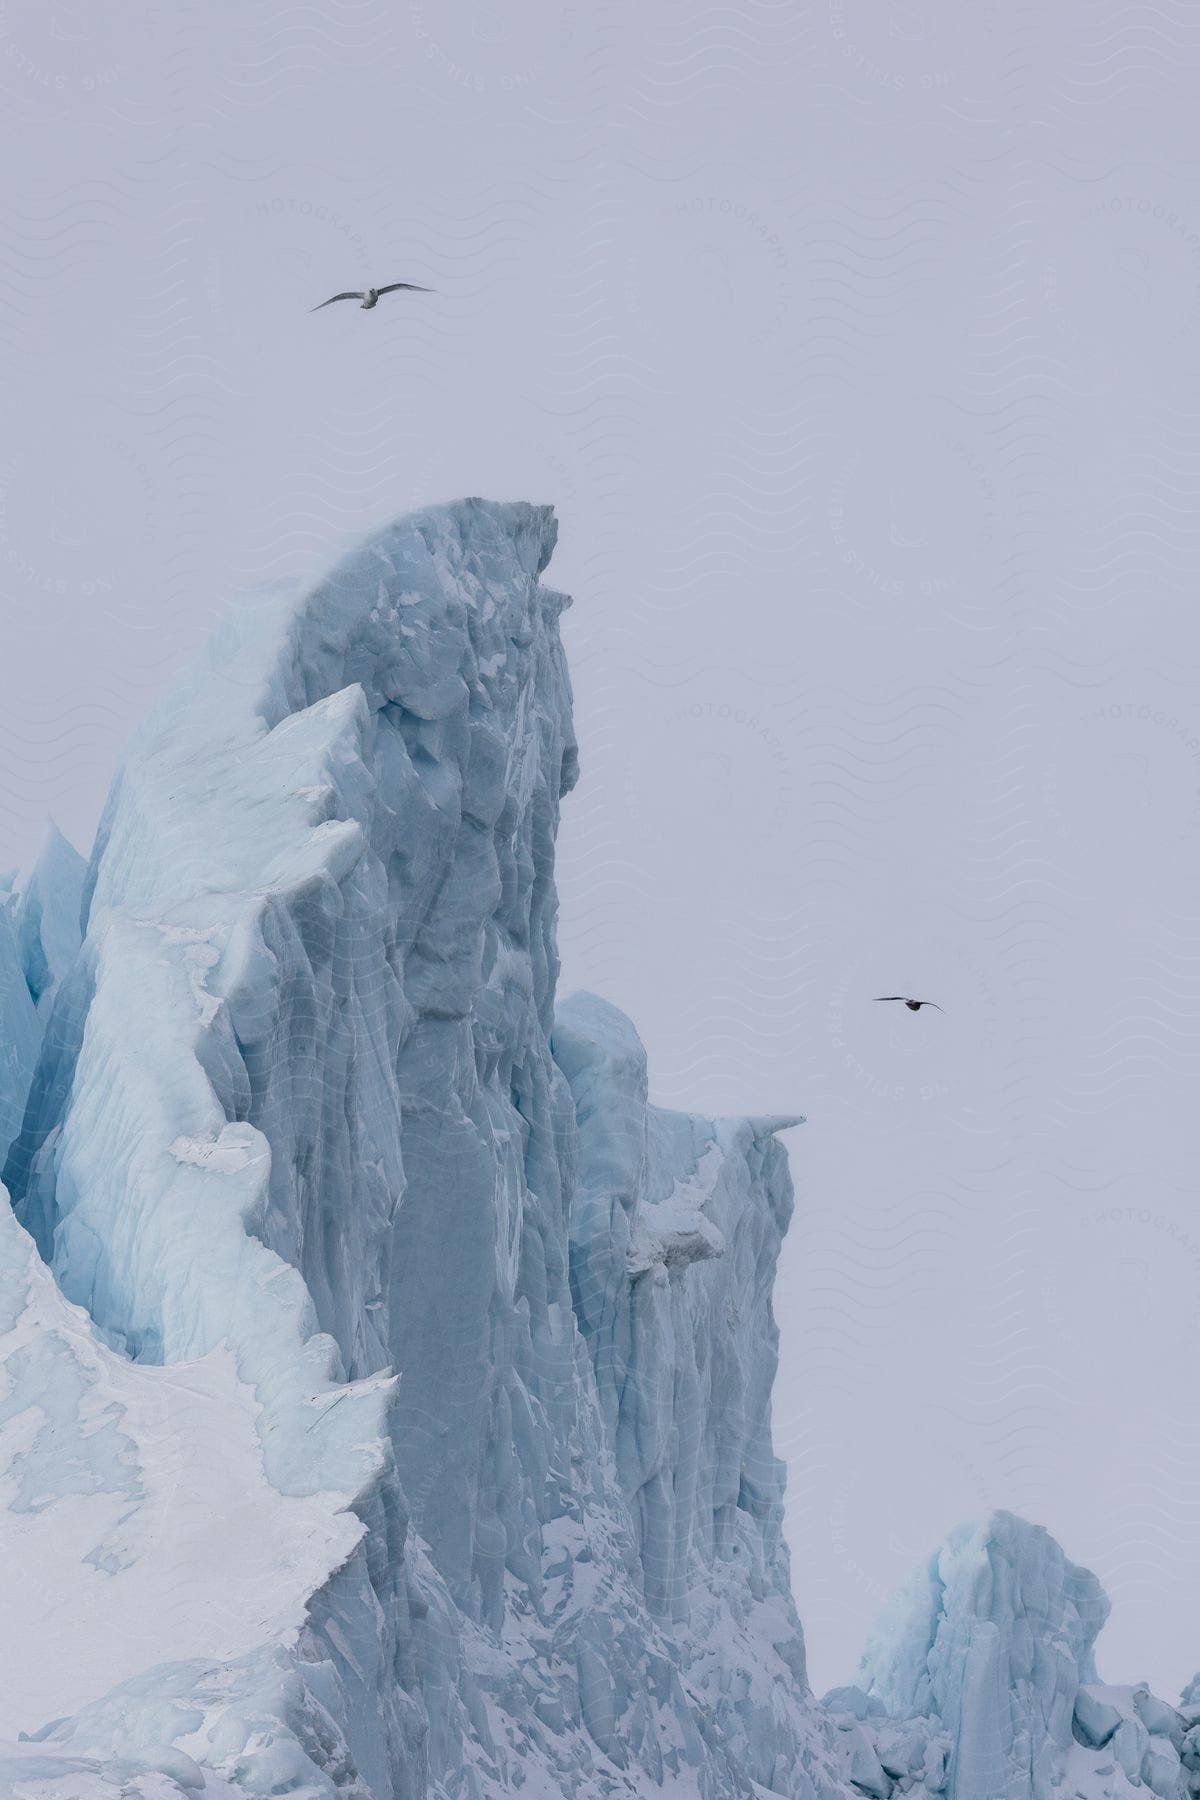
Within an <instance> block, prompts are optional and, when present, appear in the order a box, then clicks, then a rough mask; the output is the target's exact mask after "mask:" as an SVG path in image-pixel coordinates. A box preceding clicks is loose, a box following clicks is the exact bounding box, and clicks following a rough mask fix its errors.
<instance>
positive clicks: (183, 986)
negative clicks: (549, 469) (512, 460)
mask: <svg viewBox="0 0 1200 1800" xmlns="http://www.w3.org/2000/svg"><path fill="white" fill-rule="evenodd" d="M554 535H555V526H554V521H553V517H552V515H551V513H550V512H549V510H548V509H544V508H536V507H529V506H519V505H517V506H498V505H490V504H485V503H483V502H477V501H472V502H465V503H462V504H460V505H458V506H454V507H450V508H445V509H438V510H435V511H431V512H427V513H424V514H420V515H417V516H416V517H414V518H412V519H409V520H407V521H404V522H403V523H402V524H400V525H397V526H395V527H393V528H391V529H389V530H387V531H385V532H383V533H382V534H381V535H380V536H378V537H377V538H375V539H374V540H372V541H371V542H369V543H367V544H365V545H364V546H362V547H361V548H360V549H358V550H356V551H355V552H354V553H352V554H351V555H350V556H348V557H347V558H346V560H345V561H344V562H343V563H342V564H340V565H339V566H338V567H337V568H336V569H335V570H334V571H333V573H332V574H331V575H330V577H329V578H328V579H327V580H325V581H324V582H322V583H321V584H319V585H318V586H317V587H316V588H315V589H314V590H313V591H312V592H310V593H308V594H306V595H303V596H301V597H299V598H297V597H294V596H287V595H274V596H271V597H268V598H267V599H264V600H262V601H261V602H260V603H256V604H254V605H247V606H243V607H242V608H241V609H240V610H239V611H238V612H237V613H236V614H235V615H233V616H232V617H231V618H230V620H229V621H228V622H227V624H226V626H225V627H224V628H223V630H222V631H221V632H220V633H219V634H218V635H217V637H216V639H215V640H214V643H213V645H212V647H211V649H210V652H209V654H208V656H207V658H206V659H205V660H204V661H203V662H202V664H201V665H200V666H199V667H198V668H197V669H195V670H194V671H192V672H190V673H189V674H188V675H187V676H186V677H185V678H184V679H183V680H182V681H181V682H180V683H179V684H178V685H177V687H176V688H175V690H174V691H173V692H172V693H171V694H170V695H169V697H168V698H167V700H166V701H165V702H164V703H163V704H162V705H161V706H160V707H159V708H158V709H157V711H156V712H155V714H154V715H153V716H152V717H151V718H150V719H149V720H148V721H147V722H146V724H145V725H144V727H143V728H142V729H141V730H140V731H139V733H138V734H137V735H136V736H135V739H134V741H133V742H132V743H131V745H130V747H129V749H128V752H127V754H126V756H125V758H124V761H123V764H122V767H121V769H120V771H119V774H118V776H117V779H116V782H115V784H114V788H113V792H112V795H111V798H110V801H109V805H108V807H107V809H106V812H105V816H104V819H103V821H102V824H101V828H100V832H99V836H98V840H97V844H96V848H95V851H94V853H93V856H92V859H91V864H90V867H89V870H88V874H87V879H86V882H85V883H84V893H83V916H84V922H85V927H86V930H85V935H84V939H83V943H82V947H81V949H80V950H79V952H78V954H77V955H76V956H75V958H74V961H73V962H72V964H71V966H70V969H69V972H67V973H65V975H64V974H63V972H62V971H61V970H58V969H55V970H54V972H53V975H52V976H51V978H50V979H47V978H46V976H45V974H44V972H43V971H42V963H44V964H45V965H46V969H47V970H49V969H50V966H51V963H52V961H53V959H52V958H51V957H50V956H49V955H48V954H43V956H42V957H41V961H39V957H38V955H37V954H36V952H35V951H34V950H33V949H32V947H31V945H30V944H27V945H26V954H25V956H24V959H23V964H22V966H23V968H24V971H25V975H26V983H27V987H28V990H29V991H28V994H27V995H26V997H25V999H24V1000H22V999H21V996H20V993H19V992H18V993H17V996H16V1002H17V1009H18V1011H20V1012H21V1018H22V1020H23V1025H22V1030H23V1031H24V1033H25V1035H24V1037H21V1038H20V1057H19V1060H20V1062H21V1067H20V1069H19V1070H15V1071H14V1074H13V1077H12V1079H11V1080H10V1081H9V1083H8V1087H9V1089H10V1091H11V1094H12V1096H13V1107H14V1114H15V1115H18V1114H19V1112H20V1105H21V1101H22V1100H23V1097H24V1090H25V1089H26V1088H28V1091H29V1098H28V1104H27V1105H26V1106H25V1108H24V1115H23V1122H22V1123H21V1126H20V1129H19V1130H16V1129H12V1130H11V1136H12V1138H13V1143H12V1148H11V1150H10V1153H9V1155H8V1160H7V1166H6V1169H5V1180H6V1183H7V1186H8V1188H9V1190H10V1192H11V1194H12V1196H13V1200H14V1204H15V1209H16V1216H17V1219H18V1220H19V1221H20V1225H18V1224H15V1223H13V1222H12V1221H11V1220H10V1221H9V1222H8V1224H7V1226H6V1232H7V1235H6V1237H5V1240H4V1242H5V1246H6V1255H7V1257H8V1264H7V1267H8V1270H9V1275H8V1280H7V1283H6V1291H7V1292H8V1294H9V1295H10V1296H11V1301H12V1304H11V1308H10V1311H11V1313H12V1315H13V1316H12V1319H11V1335H10V1339H9V1340H6V1342H5V1344H4V1345H3V1346H2V1347H0V1355H2V1356H3V1359H4V1362H5V1366H6V1368H7V1370H8V1373H9V1379H10V1382H11V1383H12V1386H11V1390H10V1392H9V1394H8V1396H7V1398H6V1400H5V1402H4V1406H5V1416H6V1418H7V1420H8V1429H9V1432H10V1436H9V1437H8V1438H6V1440H5V1453H6V1461H7V1462H8V1465H9V1467H10V1469H13V1470H15V1471H16V1472H17V1473H16V1485H15V1487H14V1486H13V1485H12V1484H11V1483H10V1488H9V1490H8V1504H9V1509H10V1510H9V1517H10V1518H11V1519H13V1520H15V1521H16V1525H15V1528H14V1529H15V1530H16V1532H17V1533H18V1534H19V1543H20V1551H19V1554H20V1556H21V1557H22V1559H23V1561H24V1563H25V1566H26V1568H27V1570H28V1596H27V1600H26V1613H25V1617H24V1623H23V1628H22V1630H21V1635H22V1636H26V1635H28V1634H29V1633H30V1632H33V1631H34V1630H35V1626H34V1619H35V1615H36V1606H37V1601H36V1595H37V1593H38V1592H47V1591H48V1592H50V1593H52V1595H53V1599H54V1605H55V1608H56V1610H55V1611H54V1613H53V1614H52V1615H50V1616H49V1617H47V1618H46V1619H45V1620H44V1621H43V1623H42V1625H41V1626H40V1628H38V1629H39V1630H40V1636H41V1640H42V1642H43V1643H44V1644H46V1645H47V1654H46V1656H45V1658H44V1659H43V1663H42V1664H39V1663H38V1662H37V1659H36V1658H35V1659H33V1660H32V1661H31V1662H30V1663H29V1665H28V1666H27V1667H26V1668H24V1669H22V1671H21V1675H20V1679H19V1680H18V1681H17V1682H16V1683H14V1684H13V1685H12V1686H11V1687H10V1690H9V1692H8V1693H7V1695H6V1696H5V1704H6V1710H7V1718H6V1721H5V1723H6V1727H7V1730H8V1733H9V1735H10V1736H13V1735H15V1734H16V1733H17V1732H20V1731H24V1732H26V1733H30V1734H32V1733H33V1732H34V1731H35V1730H37V1731H39V1732H40V1735H39V1736H38V1738H37V1740H36V1744H34V1743H30V1744H29V1745H28V1746H27V1747H24V1748H23V1749H22V1752H21V1753H22V1755H23V1756H24V1758H25V1761H26V1762H27V1763H31V1764H37V1765H38V1766H41V1767H44V1768H49V1767H50V1766H51V1764H53V1763H55V1759H57V1761H58V1762H72V1759H74V1760H73V1763H72V1766H73V1767H76V1774H75V1775H74V1776H73V1777H72V1779H76V1780H81V1779H82V1775H81V1774H80V1773H79V1771H80V1770H82V1769H83V1767H84V1766H85V1765H87V1766H88V1767H89V1768H91V1769H92V1772H93V1774H94V1775H95V1777H96V1779H97V1780H99V1779H101V1778H102V1770H103V1767H104V1766H108V1765H111V1767H112V1768H113V1769H114V1770H116V1771H118V1772H120V1771H121V1770H125V1771H126V1774H125V1775H122V1776H121V1779H125V1778H126V1777H127V1776H128V1778H129V1779H134V1778H135V1777H134V1776H133V1775H129V1770H131V1769H134V1766H135V1764H136V1760H137V1758H138V1757H141V1758H142V1759H143V1760H145V1759H146V1758H147V1757H148V1758H149V1759H150V1763H153V1762H154V1755H153V1754H152V1753H153V1751H154V1746H156V1745H157V1746H163V1747H166V1748H168V1749H169V1750H170V1751H171V1754H172V1755H174V1756H176V1757H178V1756H182V1757H183V1758H185V1759H190V1762H185V1764H183V1765H178V1766H179V1767H183V1768H184V1773H185V1774H187V1775H188V1779H191V1776H190V1773H189V1771H190V1768H191V1767H192V1766H193V1765H194V1766H195V1767H197V1768H200V1769H202V1770H208V1771H212V1772H213V1774H212V1778H213V1779H215V1777H216V1776H219V1777H220V1778H221V1780H223V1781H225V1782H226V1784H227V1785H228V1786H230V1787H231V1788H232V1789H233V1790H234V1791H237V1792H245V1793H254V1794H259V1793H262V1794H266V1793H274V1792H282V1791H285V1789H286V1791H288V1792H304V1793H309V1792H311V1793H312V1794H314V1795H316V1794H329V1793H334V1792H339V1793H363V1794H366V1793H372V1794H377V1795H391V1794H396V1795H403V1796H409V1795H411V1796H418V1795H422V1794H425V1793H430V1794H437V1795H446V1796H459V1795H462V1796H479V1797H481V1800H482V1797H483V1796H488V1795H493V1794H499V1793H508V1792H515V1791H517V1790H518V1789H519V1788H521V1787H524V1788H525V1789H526V1791H531V1792H546V1793H553V1794H560V1793H566V1794H573V1795H575V1794H577V1795H580V1796H586V1795H593V1794H595V1795H597V1796H599V1795H609V1794H612V1795H616V1794H621V1793H626V1794H638V1793H645V1792H652V1791H653V1792H670V1793H676V1794H678V1795H680V1796H685V1795H686V1796H689V1797H690V1796H697V1795H699V1796H705V1797H711V1800H718V1797H721V1796H725V1795H737V1794H744V1795H750V1794H751V1793H753V1792H754V1784H755V1783H758V1784H759V1785H760V1786H767V1787H773V1788H774V1790H775V1791H776V1792H784V1791H797V1792H798V1791H805V1792H808V1791H811V1787H812V1784H813V1783H814V1782H816V1783H818V1784H819V1783H820V1782H821V1781H822V1780H824V1779H825V1775H824V1771H825V1769H826V1767H827V1765H828V1766H831V1765H829V1753H828V1744H827V1741H826V1734H825V1731H824V1726H823V1722H822V1721H821V1720H820V1719H819V1718H818V1717H817V1715H816V1712H815V1709H814V1707H813V1706H812V1704H811V1702H810V1701H809V1700H808V1699H807V1698H806V1695H805V1692H804V1688H803V1649H802V1640H801V1636H800V1629H799V1623H798V1620H797V1618H796V1615H795V1611H794V1609H793V1606H792V1602H791V1599H790V1595H789V1589H788V1582H787V1568H786V1558H785V1554H784V1551H783V1548H782V1544H781V1541H780V1531H779V1524H780V1511H781V1507H780V1494H781V1485H782V1484H781V1470H780V1468H779V1465H778V1464H777V1462H776V1461H775V1459H774V1457H773V1455H772V1453H771V1448H770V1432H769V1397H770V1386H771V1379H772V1375H773V1371H774V1361H775V1336H774V1325H773V1321H772V1319H771V1315H770V1288H771V1279H772V1274H773V1269H774V1261H775V1256H776V1254H777V1251H778V1248H779V1243H780V1238H781V1233H782V1230H783V1227H784V1224H785V1223H786V1218H787V1213H788V1210H789V1208H790V1204H791V1190H790V1184H789V1180H788V1175H787V1168H786V1162H785V1159H784V1157H783V1154H782V1152H781V1151H780V1150H779V1149H778V1147H777V1146H776V1145H775V1144H774V1143H773V1141H772V1139H771V1125H770V1124H769V1123H767V1122H759V1123H754V1122H750V1123H727V1124H721V1125H712V1124H709V1123H707V1122H704V1121H699V1120H691V1119H686V1118H674V1117H672V1116H671V1115H667V1114H662V1113H659V1112H656V1111H655V1109H652V1108H650V1107H648V1105H647V1101H646V1078H645V1068H644V1060H643V1058H642V1056H641V1051H640V1047H639V1046H638V1045H637V1041H636V1038H635V1037H634V1036H633V1033H632V1031H631V1029H630V1028H629V1027H628V1026H627V1025H626V1023H625V1022H624V1020H622V1019H621V1018H620V1017H619V1015H616V1014H614V1013H613V1012H612V1011H611V1009H607V1008H604V1007H602V1006H600V1005H599V1004H598V1003H594V1002H592V1003H589V1002H586V1001H581V1002H578V1003H577V1004H576V1005H575V1006H573V1007H568V1008H566V1009H564V1013H563V1019H562V1023H561V1025H560V1026H559V1027H556V1026H555V1022H554V1001H555V983H556V977H557V966H558V965H557V956H556V951H555V937H554V931H555V893H554V885H553V847H554V837H555V831H556V826H557V818H558V808H559V802H560V798H561V796H562V795H563V794H564V793H565V792H566V791H567V789H568V788H569V787H570V786H571V784H572V782H573V781H574V779H575V771H576V751H575V743H574V738H573V735H572V729H571V696H570V686H569V681H568V677H567V671H566V667H565V662H564V658H563V652H562V647H561V642H560V639H559V635H558V616H559V613H560V611H561V610H562V607H563V606H564V604H565V600H564V598H563V597H562V596H560V595H558V594H556V593H554V592H553V591H552V590H550V589H548V588H546V587H545V586H543V585H542V583H541V582H540V580H539V577H540V575H541V573H542V571H543V569H544V568H545V565H546V563H547V561H548V559H549V556H550V552H551V549H552V546H553V542H554ZM68 885H69V884H68V883H67V881H66V879H65V876H64V877H63V878H62V879H60V880H58V881H57V882H55V881H50V880H48V879H43V880H42V881H41V883H40V884H38V883H35V886H40V890H41V897H40V900H39V901H38V904H37V906H36V907H35V906H34V905H33V904H32V903H31V904H30V906H29V909H28V910H29V915H30V917H31V918H32V917H33V915H34V913H35V912H36V913H37V916H38V917H39V918H40V919H41V920H42V921H44V922H46V921H50V920H52V919H54V920H58V919H60V918H61V917H63V916H64V914H65V913H69V907H67V906H66V904H65V900H64V894H63V890H65V888H66V887H67V886H68ZM34 935H35V936H36V937H37V942H38V944H39V945H42V946H43V950H44V951H45V950H46V948H47V946H46V945H45V944H43V939H44V938H47V937H54V939H55V942H56V943H57V942H58V937H57V936H55V934H54V933H52V932H49V931H48V930H46V931H39V932H36V933H35V934H34ZM60 935H61V934H60ZM28 936H29V934H28V933H27V937H28ZM10 939H15V940H16V943H15V947H14V943H13V942H11V941H9V942H7V949H6V956H5V966H6V967H7V968H8V969H9V971H10V972H11V970H12V966H13V959H14V955H18V956H19V952H20V949H21V940H20V932H19V930H14V931H13V932H12V933H10ZM3 947H4V946H0V948H3ZM16 986H17V987H18V988H19V984H16ZM51 989H53V991H52V992H51ZM35 990H36V992H35ZM47 994H49V995H50V1000H49V1005H48V1007H46V1006H43V1010H44V1011H45V1012H46V1013H47V1014H48V1016H47V1017H46V1018H45V1020H44V1021H43V1023H44V1035H43V1037H42V1043H41V1051H40V1055H39V1057H38V1060H37V1066H36V1070H33V1071H31V1070H30V1069H29V1068H28V1066H27V1065H28V1062H29V1035H30V1030H31V1027H32V1021H33V1019H34V1018H35V1017H36V1016H37V1007H38V1005H39V1004H42V1003H43V1002H44V1001H45V997H46V995H47ZM22 1008H23V1011H22V1010H21V1009H22ZM552 1040H553V1041H554V1044H555V1048H556V1049H557V1057H556V1054H555V1050H554V1049H552ZM577 1109H578V1116H577ZM606 1115H608V1116H611V1118H612V1121H613V1124H612V1129H611V1139H610V1137H609V1135H608V1134H607V1133H606V1125H605V1119H606ZM777 1123H778V1122H777ZM614 1146H615V1148H614ZM614 1158H615V1159H616V1160H617V1161H619V1162H620V1164H621V1166H620V1168H619V1170H618V1169H616V1168H615V1167H614V1169H613V1170H612V1171H611V1172H612V1173H613V1174H614V1176H615V1177H617V1178H618V1179H619V1181H620V1183H621V1184H622V1185H621V1187H620V1191H619V1193H614V1194H613V1195H612V1196H611V1197H610V1198H611V1207H610V1212H609V1219H608V1225H607V1227H606V1226H605V1223H604V1209H605V1206H606V1203H607V1202H606V1198H605V1196H606V1192H607V1189H606V1184H607V1183H608V1180H609V1175H610V1168H609V1164H610V1162H612V1161H613V1159H614ZM577 1201H578V1204H576V1202H577ZM21 1227H24V1230H22V1229H21ZM606 1230H607V1237H606ZM26 1232H28V1234H29V1235H28V1236H26V1235H25V1233H26ZM31 1240H32V1241H31ZM573 1265H574V1273H573ZM8 1322H9V1321H8V1320H6V1323H8ZM47 1393H50V1394H52V1396H53V1399H52V1403H51V1405H50V1406H49V1407H47V1406H46V1404H45V1396H46V1395H47ZM46 1583H49V1584H50V1585H49V1588H48V1589H47V1588H46V1586H45V1584H46ZM154 1596H157V1597H158V1598H157V1599H155V1598H154ZM51 1617H53V1618H54V1619H57V1621H58V1628H57V1631H56V1630H52V1629H51V1627H50V1618H51ZM68 1619H69V1620H70V1621H71V1625H70V1632H71V1635H72V1638H73V1640H74V1649H73V1651H72V1655H71V1658H70V1660H69V1665H68V1666H67V1667H65V1668H64V1667H62V1666H61V1658H59V1659H58V1661H59V1664H60V1666H57V1667H56V1666H55V1660H56V1659H55V1653H54V1650H53V1649H52V1648H51V1647H50V1646H51V1645H52V1644H53V1643H55V1642H58V1641H61V1638H60V1636H59V1634H60V1633H61V1632H62V1631H64V1630H65V1629H66V1621H67V1620H68ZM52 1717H57V1722H55V1723H53V1724H52V1725H51V1726H50V1729H49V1730H48V1731H45V1730H41V1729H40V1728H42V1727H44V1726H45V1725H46V1722H47V1720H48V1719H49V1718H52ZM264 1721H266V1723H264ZM97 1746H99V1750H97ZM147 1746H149V1748H148V1747H147ZM93 1752H95V1754H93ZM105 1758H107V1765H106V1764H105ZM89 1759H90V1760H89ZM130 1759H133V1760H132V1761H131V1760H130ZM147 1766H149V1765H147ZM155 1766H157V1767H158V1768H159V1770H160V1773H161V1775H162V1777H163V1779H164V1780H165V1779H168V1778H169V1779H172V1780H175V1781H177V1782H180V1781H183V1776H182V1775H180V1774H179V1773H178V1767H175V1766H174V1765H172V1764H171V1762H170V1757H167V1758H165V1759H164V1758H161V1757H160V1758H159V1763H158V1764H157V1765H155ZM173 1767H174V1773H173V1772H172V1769H173ZM113 1779H116V1775H114V1777H113ZM289 1784H291V1785H289ZM185 1785H186V1783H185ZM206 1791H208V1790H206ZM211 1791H221V1790H219V1789H215V1788H213V1789H212V1790H211Z"/></svg>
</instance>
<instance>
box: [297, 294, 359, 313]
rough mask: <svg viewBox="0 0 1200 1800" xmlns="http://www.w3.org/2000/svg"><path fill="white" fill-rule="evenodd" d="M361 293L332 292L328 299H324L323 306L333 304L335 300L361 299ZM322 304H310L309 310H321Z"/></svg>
mask: <svg viewBox="0 0 1200 1800" xmlns="http://www.w3.org/2000/svg"><path fill="white" fill-rule="evenodd" d="M361 299H362V295H361V294H354V293H349V294H330V296H329V298H328V300H322V302H321V306H332V305H333V303H334V301H335V300H361ZM321 306H310V307H309V309H308V310H309V312H320V310H321Z"/></svg>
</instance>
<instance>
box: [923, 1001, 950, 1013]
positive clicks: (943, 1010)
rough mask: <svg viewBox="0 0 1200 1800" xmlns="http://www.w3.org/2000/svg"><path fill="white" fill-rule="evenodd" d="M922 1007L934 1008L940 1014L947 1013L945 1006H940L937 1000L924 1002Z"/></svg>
mask: <svg viewBox="0 0 1200 1800" xmlns="http://www.w3.org/2000/svg"><path fill="white" fill-rule="evenodd" d="M921 1005H922V1006H932V1007H934V1008H935V1009H936V1011H938V1012H945V1010H946V1009H945V1007H944V1006H938V1003H937V1001H936V1000H922V1002H921Z"/></svg>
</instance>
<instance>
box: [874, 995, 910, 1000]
mask: <svg viewBox="0 0 1200 1800" xmlns="http://www.w3.org/2000/svg"><path fill="white" fill-rule="evenodd" d="M875 998H876V999H877V1000H903V999H904V995H903V994H876V996H875Z"/></svg>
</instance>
